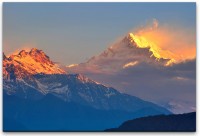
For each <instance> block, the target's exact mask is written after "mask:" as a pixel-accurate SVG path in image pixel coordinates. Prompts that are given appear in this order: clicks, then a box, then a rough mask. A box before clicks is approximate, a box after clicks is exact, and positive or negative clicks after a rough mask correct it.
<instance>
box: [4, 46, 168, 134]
mask: <svg viewBox="0 0 200 136" xmlns="http://www.w3.org/2000/svg"><path fill="white" fill-rule="evenodd" d="M3 94H4V118H6V120H5V122H4V123H5V124H7V123H8V122H7V121H10V122H12V121H13V122H14V123H16V122H17V124H18V123H19V125H20V126H24V127H26V128H27V131H29V130H35V129H36V130H43V131H45V130H51V131H53V130H54V131H55V130H62V131H66V130H103V129H106V128H108V127H111V126H116V125H119V123H121V122H122V121H125V120H126V119H129V118H136V117H142V116H148V115H156V114H170V112H169V111H168V110H166V109H165V108H163V107H161V106H158V105H156V104H153V103H151V102H147V101H144V100H142V99H140V98H137V97H134V96H131V95H127V94H124V93H120V92H119V91H117V90H116V89H114V88H112V87H107V86H105V85H103V84H101V83H98V82H96V81H94V80H91V79H89V78H88V77H86V76H84V75H82V74H66V73H65V72H64V70H62V69H61V68H60V67H59V66H58V65H56V64H55V63H54V62H52V61H51V60H50V58H49V57H48V56H47V55H46V54H45V53H44V52H43V51H42V50H38V49H36V48H33V49H31V50H30V51H24V50H22V51H20V52H19V53H18V54H17V55H10V56H8V57H6V56H5V55H4V54H3ZM37 105H40V106H39V107H38V106H37ZM73 106H75V107H76V108H77V110H79V111H78V112H80V113H77V115H76V116H74V117H73V114H74V112H76V108H75V109H74V108H72V107H73ZM31 111H41V112H37V113H35V112H31ZM60 112H62V113H63V114H62V115H60V114H61V113H60ZM85 113H87V114H88V115H87V114H85ZM100 113H101V114H100ZM32 114H34V115H32ZM82 114H83V115H82ZM99 114H100V115H99ZM43 115H45V117H43ZM57 115H59V116H57ZM66 115H68V117H66ZM119 115H120V116H119ZM51 116H56V117H54V120H51ZM90 116H92V117H93V120H89V118H90ZM104 116H107V117H106V118H105V119H101V118H103V117H104ZM41 117H42V118H41ZM27 118H32V120H31V121H28V122H27ZM60 119H64V120H63V121H60ZM69 119H70V120H71V121H70V122H71V123H72V124H74V125H71V126H70V124H68V123H65V122H67V121H68V120H69ZM41 120H45V121H44V122H43V123H41V124H40V125H39V126H37V125H38V123H40V121H41ZM47 120H48V121H47ZM113 120H116V121H113ZM88 121H89V122H90V123H89V124H87V123H88ZM95 121H96V122H98V123H97V125H94V123H95ZM78 122H83V124H82V125H83V126H82V125H81V126H79V127H77V123H78ZM46 123H47V124H48V123H50V124H51V125H47V126H46ZM56 123H62V125H58V127H55V124H56ZM5 126H7V125H5ZM4 130H6V131H9V130H10V131H12V130H13V131H14V128H12V127H8V126H7V127H5V128H4ZM22 130H23V127H22V128H19V129H17V130H15V131H22Z"/></svg>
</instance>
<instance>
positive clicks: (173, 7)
mask: <svg viewBox="0 0 200 136" xmlns="http://www.w3.org/2000/svg"><path fill="white" fill-rule="evenodd" d="M154 18H156V19H157V20H158V21H159V23H160V24H163V25H164V24H166V25H174V26H176V25H178V26H182V27H187V28H189V29H191V30H193V31H195V30H196V4H195V3H4V4H3V51H4V52H5V53H6V54H9V53H11V52H13V51H15V50H16V49H21V48H23V47H37V48H39V49H42V50H44V51H45V52H46V53H47V54H48V55H49V56H50V57H51V58H52V59H53V60H54V61H58V62H62V63H63V64H66V65H68V64H71V63H80V62H85V61H86V60H87V59H89V58H90V57H92V56H94V55H97V54H99V53H101V52H102V51H103V50H104V49H105V48H107V47H108V46H109V45H111V44H112V43H113V42H114V41H115V40H116V39H117V38H119V37H121V36H123V35H124V34H126V33H127V32H130V31H131V30H133V29H134V28H137V27H139V26H141V25H145V24H146V23H148V22H149V21H151V20H152V19H154Z"/></svg>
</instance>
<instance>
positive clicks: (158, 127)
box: [106, 112, 196, 132]
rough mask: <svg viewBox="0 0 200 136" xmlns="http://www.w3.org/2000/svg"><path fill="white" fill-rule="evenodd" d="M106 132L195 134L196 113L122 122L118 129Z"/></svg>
mask: <svg viewBox="0 0 200 136" xmlns="http://www.w3.org/2000/svg"><path fill="white" fill-rule="evenodd" d="M106 131H111V132H115V131H130V132H131V131H142V132H145V131H147V132H149V131H161V132H162V131H169V132H187V131H189V132H195V131H196V112H192V113H186V114H178V115H157V116H150V117H142V118H138V119H133V120H129V121H126V122H124V123H123V124H122V125H120V126H119V127H118V128H112V129H107V130H106Z"/></svg>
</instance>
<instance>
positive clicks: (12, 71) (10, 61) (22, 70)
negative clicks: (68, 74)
mask: <svg viewBox="0 0 200 136" xmlns="http://www.w3.org/2000/svg"><path fill="white" fill-rule="evenodd" d="M42 73H43V74H64V73H65V72H64V71H63V70H62V69H61V68H59V66H58V65H57V64H55V63H53V62H52V61H51V60H50V58H49V57H48V56H47V55H46V54H45V53H44V52H43V51H42V50H39V49H36V48H32V49H31V50H30V51H25V50H22V51H20V52H19V53H18V54H16V55H14V54H12V55H10V56H9V57H6V56H5V54H3V75H4V77H5V78H10V77H12V75H13V76H15V77H17V78H20V77H23V76H27V75H34V74H42Z"/></svg>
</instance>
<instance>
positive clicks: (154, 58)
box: [66, 33, 196, 113]
mask: <svg viewBox="0 0 200 136" xmlns="http://www.w3.org/2000/svg"><path fill="white" fill-rule="evenodd" d="M154 42H155V41H149V40H148V39H145V37H143V36H141V35H134V34H133V33H129V34H127V35H126V36H125V37H124V38H122V39H120V40H119V41H117V42H116V43H115V44H113V45H112V46H110V47H108V48H107V49H106V50H105V51H103V52H102V53H100V54H99V55H96V56H94V57H91V58H90V59H89V60H88V61H87V62H84V63H80V64H72V65H69V66H67V67H66V71H68V72H69V73H82V74H85V75H87V76H88V77H90V78H92V79H94V80H96V81H98V82H101V83H103V84H105V85H108V86H113V87H115V88H117V89H118V90H121V91H122V92H126V93H128V94H131V95H135V96H138V97H140V98H143V99H145V100H148V101H152V102H155V103H157V104H160V105H162V106H165V107H166V108H168V109H169V110H171V111H173V112H174V113H185V112H193V111H195V107H196V106H195V97H196V96H195V91H196V85H195V84H196V72H195V71H196V59H195V58H193V57H194V56H195V55H193V57H192V58H193V59H191V58H190V56H189V57H185V58H183V56H182V54H175V53H173V52H172V51H170V50H166V49H163V48H161V47H159V46H157V45H156V44H155V43H154ZM152 79H153V80H152ZM180 94H181V95H180Z"/></svg>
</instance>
